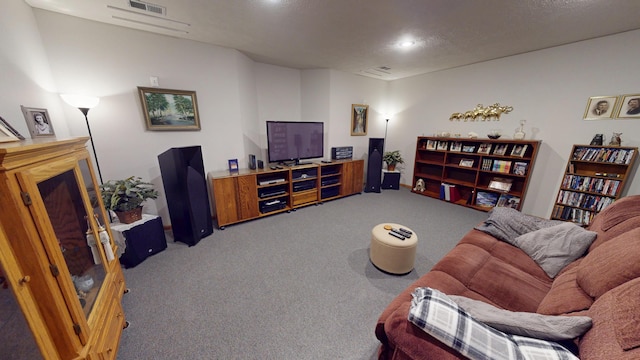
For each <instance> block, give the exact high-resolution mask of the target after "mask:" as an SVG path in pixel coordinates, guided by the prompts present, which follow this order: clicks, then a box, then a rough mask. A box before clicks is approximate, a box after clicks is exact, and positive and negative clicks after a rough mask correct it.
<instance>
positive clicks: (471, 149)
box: [462, 145, 476, 153]
mask: <svg viewBox="0 0 640 360" xmlns="http://www.w3.org/2000/svg"><path fill="white" fill-rule="evenodd" d="M475 151H476V146H475V145H463V146H462V152H468V153H472V152H475Z"/></svg>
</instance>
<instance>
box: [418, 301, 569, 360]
mask: <svg viewBox="0 0 640 360" xmlns="http://www.w3.org/2000/svg"><path fill="white" fill-rule="evenodd" d="M412 296H413V300H412V301H411V309H410V311H409V321H410V322H412V323H413V324H415V325H416V326H418V327H419V328H420V329H422V330H424V331H425V332H426V333H427V334H429V335H431V336H433V337H434V338H436V339H438V340H440V341H441V342H443V343H444V344H446V345H448V346H450V347H452V348H453V349H455V350H457V351H458V352H460V353H461V354H463V355H464V356H466V357H468V358H469V359H473V360H513V359H516V360H521V359H522V360H553V359H558V360H574V359H575V360H578V358H577V357H576V356H574V355H573V354H572V353H571V352H570V351H569V350H567V349H565V348H564V347H562V346H560V345H559V344H557V343H555V342H552V341H546V340H539V339H533V338H528V337H524V336H518V335H511V334H506V333H503V332H501V331H499V330H496V329H494V328H492V327H490V326H488V325H485V324H483V323H481V322H479V321H477V320H475V319H474V318H472V317H471V316H470V315H469V314H467V313H466V312H465V311H464V310H463V309H462V308H460V307H458V305H457V304H456V303H455V302H454V301H453V300H451V299H450V298H449V297H448V296H447V295H445V294H443V293H442V292H440V291H438V290H435V289H431V288H417V289H415V291H414V292H413V294H412Z"/></svg>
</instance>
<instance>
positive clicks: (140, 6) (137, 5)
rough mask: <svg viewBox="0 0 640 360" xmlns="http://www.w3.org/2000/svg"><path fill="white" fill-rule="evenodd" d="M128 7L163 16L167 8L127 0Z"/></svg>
mask: <svg viewBox="0 0 640 360" xmlns="http://www.w3.org/2000/svg"><path fill="white" fill-rule="evenodd" d="M129 6H131V7H132V8H134V9H139V10H143V11H148V12H150V13H154V14H157V15H162V16H165V15H166V14H167V8H165V7H164V6H160V5H155V4H150V3H146V2H142V1H136V0H129Z"/></svg>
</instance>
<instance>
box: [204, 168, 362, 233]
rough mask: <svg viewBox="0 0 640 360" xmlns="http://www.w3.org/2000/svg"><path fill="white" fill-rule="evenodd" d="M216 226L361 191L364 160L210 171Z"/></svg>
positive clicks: (223, 225) (221, 227) (220, 226)
mask: <svg viewBox="0 0 640 360" xmlns="http://www.w3.org/2000/svg"><path fill="white" fill-rule="evenodd" d="M208 178H209V184H210V186H211V197H212V199H211V203H212V204H213V207H214V214H215V217H216V221H217V224H218V228H220V229H224V227H225V226H226V225H230V224H235V223H239V222H242V221H247V220H251V219H256V218H260V217H263V216H269V215H273V214H278V213H281V212H288V211H291V210H295V209H297V208H299V207H303V206H308V205H313V204H319V203H322V202H323V201H328V200H333V199H338V198H341V197H345V196H348V195H353V194H357V193H361V192H362V189H363V187H364V160H334V161H332V162H331V163H318V164H309V165H301V166H293V167H283V168H282V169H275V170H272V169H257V170H249V169H241V170H240V171H238V172H235V173H230V172H229V171H218V172H210V173H209V174H208Z"/></svg>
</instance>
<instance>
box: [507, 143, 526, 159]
mask: <svg viewBox="0 0 640 360" xmlns="http://www.w3.org/2000/svg"><path fill="white" fill-rule="evenodd" d="M528 147H529V145H527V144H524V145H520V144H517V145H515V146H514V147H513V149H512V150H511V156H517V157H524V154H525V153H526V152H527V148H528Z"/></svg>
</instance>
